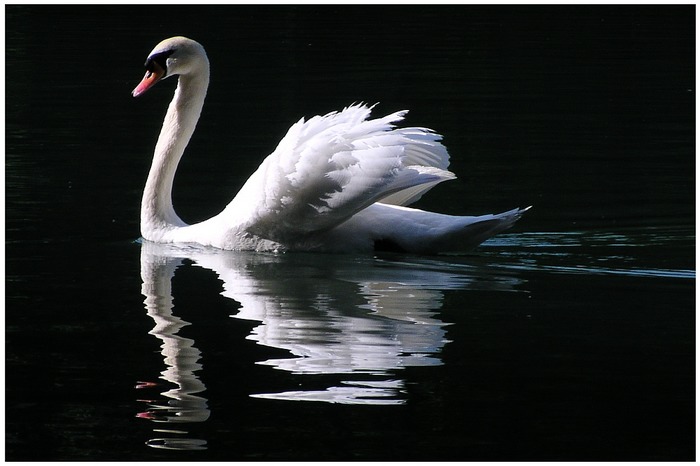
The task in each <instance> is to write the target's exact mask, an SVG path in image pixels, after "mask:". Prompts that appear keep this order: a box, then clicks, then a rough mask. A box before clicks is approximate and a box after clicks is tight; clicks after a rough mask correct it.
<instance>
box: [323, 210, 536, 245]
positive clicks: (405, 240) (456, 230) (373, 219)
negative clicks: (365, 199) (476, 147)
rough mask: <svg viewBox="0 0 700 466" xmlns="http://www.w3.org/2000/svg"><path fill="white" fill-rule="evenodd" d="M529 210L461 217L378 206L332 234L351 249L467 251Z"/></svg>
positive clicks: (362, 212) (362, 213)
mask: <svg viewBox="0 0 700 466" xmlns="http://www.w3.org/2000/svg"><path fill="white" fill-rule="evenodd" d="M529 209H530V207H526V208H524V209H521V208H517V209H513V210H509V211H507V212H503V213H500V214H488V215H480V216H477V217H462V216H453V215H444V214H437V213H434V212H426V211H424V210H418V209H411V208H408V207H401V206H394V205H387V204H382V203H375V204H372V205H371V206H370V207H368V208H367V209H365V210H363V211H361V212H359V213H358V214H356V215H355V216H354V217H352V218H351V219H350V220H348V221H347V222H345V223H344V224H342V225H341V226H339V227H338V228H336V229H335V230H334V231H333V234H335V235H337V243H336V244H343V245H344V246H346V249H348V250H352V249H357V250H363V249H367V248H369V247H373V248H374V250H379V251H392V252H408V253H417V254H439V253H448V252H466V251H469V250H471V249H473V248H475V247H476V246H478V245H480V244H481V243H483V242H484V241H486V240H487V239H489V238H490V237H492V236H494V235H497V234H498V233H501V232H502V231H504V230H507V229H508V228H510V227H512V226H513V224H514V223H515V222H516V221H518V219H519V218H520V217H522V215H523V214H524V213H525V212H526V211H528V210H529ZM368 242H369V243H371V244H368ZM332 243H333V242H331V244H332Z"/></svg>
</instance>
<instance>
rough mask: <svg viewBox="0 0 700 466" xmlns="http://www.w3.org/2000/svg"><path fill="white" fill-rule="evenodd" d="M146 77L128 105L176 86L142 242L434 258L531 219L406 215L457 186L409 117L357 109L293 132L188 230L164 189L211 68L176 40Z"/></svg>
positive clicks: (163, 48)
mask: <svg viewBox="0 0 700 466" xmlns="http://www.w3.org/2000/svg"><path fill="white" fill-rule="evenodd" d="M146 69H147V71H146V75H145V76H144V78H143V80H142V81H141V83H140V84H139V85H138V86H137V87H136V88H135V89H134V91H133V93H132V94H133V96H134V97H137V96H139V95H141V94H143V93H144V92H146V91H147V90H148V89H149V88H151V87H152V86H153V85H154V84H155V83H157V82H158V81H159V80H161V79H164V78H167V77H170V76H174V75H178V76H179V79H178V85H177V89H176V90H175V96H174V97H173V100H172V102H171V103H170V106H169V107H168V111H167V114H166V115H165V119H164V121H163V128H162V129H161V132H160V136H159V137H158V142H157V143H156V148H155V154H154V156H153V164H152V166H151V169H150V173H149V175H148V181H147V182H146V187H145V189H144V193H143V199H142V203H141V234H142V236H143V238H144V239H146V240H148V241H153V242H160V243H198V244H202V245H205V246H214V247H217V248H221V249H229V250H269V251H287V250H306V251H327V252H354V251H356V252H361V251H372V250H375V249H381V248H389V249H392V250H399V251H406V252H415V253H439V252H447V251H463V250H467V249H470V248H472V247H474V246H477V245H478V244H480V243H481V242H482V241H484V240H485V239H487V238H489V237H490V236H492V235H495V234H496V233H499V232H500V231H503V230H505V229H506V228H509V227H510V226H511V225H513V223H514V222H515V221H516V220H517V219H518V218H520V216H521V215H522V214H523V212H524V211H525V210H527V209H514V210H511V211H508V212H504V213H501V214H496V215H482V216H479V217H457V216H449V215H442V214H437V213H432V212H425V211H422V210H417V209H410V208H407V207H403V206H404V205H407V204H410V203H411V202H414V201H416V200H417V199H419V198H420V197H421V195H422V194H424V193H425V192H426V191H428V190H429V189H430V188H432V187H433V186H435V185H436V184H438V183H440V182H442V181H445V180H449V179H453V178H454V177H455V176H454V175H453V174H452V173H451V172H449V171H447V170H446V168H447V165H448V164H449V156H448V154H447V150H446V149H445V147H444V146H443V145H442V144H441V143H440V142H439V141H440V139H441V136H440V135H438V134H435V133H433V132H432V131H431V130H429V129H426V128H395V126H394V124H393V123H395V122H397V121H400V120H402V119H403V116H404V114H405V113H406V112H396V113H393V114H391V115H387V116H385V117H383V118H377V119H372V120H370V119H368V117H369V114H370V111H371V108H369V107H367V106H365V105H352V106H350V107H347V108H345V109H344V110H342V111H340V112H333V113H329V114H327V115H325V116H315V117H313V118H311V119H310V120H308V121H304V119H301V120H300V121H299V122H297V123H296V124H294V125H293V126H292V127H291V128H290V129H289V132H288V133H287V135H286V136H285V137H284V138H283V139H282V141H280V143H279V145H278V146H277V148H276V149H275V151H274V152H273V153H272V154H271V155H269V156H268V157H267V158H266V159H265V160H264V161H263V162H262V164H261V165H260V167H259V168H258V169H257V171H255V173H253V175H252V176H251V177H250V178H249V179H248V181H247V182H246V183H245V185H244V186H243V187H242V188H241V190H240V192H239V193H238V194H237V195H236V197H235V198H234V199H233V200H232V201H231V203H230V204H229V205H228V206H226V208H225V209H224V210H223V211H222V212H221V213H219V214H218V215H216V216H215V217H212V218H210V219H209V220H206V221H203V222H201V223H197V224H194V225H187V224H186V223H185V222H183V221H182V220H181V219H180V218H179V217H178V216H177V214H176V213H175V210H174V209H173V205H172V197H171V191H172V187H173V180H174V177H175V171H176V169H177V165H178V163H179V161H180V158H181V157H182V154H183V153H184V150H185V147H186V146H187V143H188V142H189V140H190V137H191V136H192V133H193V132H194V129H195V126H196V124H197V121H198V119H199V116H200V113H201V111H202V105H203V104H204V98H205V96H206V93H207V87H208V85H209V60H208V59H207V55H206V53H205V51H204V48H203V47H202V46H201V45H200V44H199V43H197V42H195V41H194V40H191V39H188V38H185V37H172V38H170V39H166V40H164V41H163V42H161V43H160V44H158V45H157V46H156V47H155V48H154V49H153V51H152V52H151V53H150V55H149V56H148V58H147V60H146ZM380 201H381V202H380Z"/></svg>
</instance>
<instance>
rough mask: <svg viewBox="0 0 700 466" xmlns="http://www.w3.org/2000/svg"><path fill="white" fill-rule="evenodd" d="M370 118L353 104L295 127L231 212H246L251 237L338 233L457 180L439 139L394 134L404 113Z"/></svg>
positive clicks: (413, 131) (420, 131) (418, 132)
mask: <svg viewBox="0 0 700 466" xmlns="http://www.w3.org/2000/svg"><path fill="white" fill-rule="evenodd" d="M370 112H371V108H370V107H367V106H365V105H353V106H350V107H348V108H345V109H344V110H343V111H341V112H334V113H329V114H327V115H325V116H316V117H313V118H311V119H310V120H308V121H304V120H303V119H302V120H300V121H299V122H297V123H296V124H294V125H293V126H292V127H291V128H290V129H289V131H288V133H287V135H286V136H285V137H284V138H283V139H282V141H281V142H280V143H279V145H278V146H277V148H276V149H275V151H274V152H273V153H272V154H271V155H269V156H268V157H267V158H266V159H265V161H264V162H263V163H262V164H261V165H260V167H259V168H258V170H257V171H256V172H255V173H254V174H253V175H252V176H251V178H250V179H249V180H248V182H247V183H246V185H245V186H244V187H243V188H242V189H241V192H240V193H239V195H238V196H236V199H235V200H234V201H233V202H232V203H231V205H229V208H234V207H235V208H238V209H240V208H242V207H243V206H244V208H245V210H246V211H247V212H246V214H245V215H246V217H247V218H248V219H249V220H250V221H249V224H248V225H246V226H245V228H246V230H247V231H249V232H250V233H252V234H255V235H259V236H261V237H263V238H268V239H272V240H275V241H286V240H289V239H293V238H294V236H298V235H301V234H306V233H310V232H313V231H322V230H326V229H329V228H332V227H334V226H336V225H338V224H340V223H342V222H343V221H345V220H347V219H348V218H350V217H351V216H352V215H354V214H355V213H357V212H359V211H360V210H362V209H364V208H365V207H367V206H369V205H371V204H373V203H375V202H378V201H381V202H385V203H391V204H397V205H406V204H409V203H411V202H414V201H416V200H417V199H418V198H420V196H421V195H422V194H423V193H425V192H426V191H427V190H429V189H430V188H432V187H433V186H435V185H436V184H438V183H440V182H442V181H445V180H448V179H452V178H454V175H453V174H452V173H450V172H449V171H447V170H446V168H447V166H448V164H449V155H448V153H447V150H446V149H445V147H444V146H443V145H442V144H441V143H440V142H439V141H440V139H441V136H440V135H438V134H435V133H433V132H432V131H431V130H429V129H426V128H415V127H413V128H395V126H394V123H395V122H397V121H400V120H402V119H403V117H404V115H405V114H406V112H405V111H403V112H396V113H393V114H391V115H387V116H385V117H383V118H377V119H373V120H369V119H368V117H369V115H370ZM227 209H228V208H227ZM237 217H238V218H240V216H238V215H237Z"/></svg>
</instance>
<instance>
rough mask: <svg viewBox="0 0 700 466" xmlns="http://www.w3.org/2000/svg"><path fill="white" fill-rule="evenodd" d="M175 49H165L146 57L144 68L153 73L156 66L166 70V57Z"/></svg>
mask: <svg viewBox="0 0 700 466" xmlns="http://www.w3.org/2000/svg"><path fill="white" fill-rule="evenodd" d="M173 52H175V50H166V51H165V52H159V53H156V54H154V55H151V56H150V57H148V60H146V65H145V66H146V70H147V71H149V72H151V73H153V72H155V71H156V69H157V68H156V66H157V67H158V68H160V69H162V70H164V71H166V72H167V70H168V65H167V61H168V57H170V55H172V54H173Z"/></svg>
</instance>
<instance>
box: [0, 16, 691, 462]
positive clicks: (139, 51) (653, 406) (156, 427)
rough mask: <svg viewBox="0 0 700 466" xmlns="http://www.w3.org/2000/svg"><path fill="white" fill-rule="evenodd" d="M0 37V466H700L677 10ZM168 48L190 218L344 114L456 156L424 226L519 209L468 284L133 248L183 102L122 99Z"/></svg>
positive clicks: (311, 262) (385, 268) (101, 22)
mask: <svg viewBox="0 0 700 466" xmlns="http://www.w3.org/2000/svg"><path fill="white" fill-rule="evenodd" d="M5 14H6V18H5V19H6V52H5V53H6V85H5V86H6V87H5V93H6V110H5V114H6V130H5V134H6V155H5V184H6V192H5V208H6V214H5V221H6V226H5V234H6V262H5V265H6V279H5V284H6V313H5V325H6V329H5V339H6V342H5V351H6V362H5V364H6V372H5V375H6V379H5V387H6V398H5V401H6V408H5V433H6V440H5V448H6V458H7V459H8V460H88V459H91V460H94V459H98V460H160V461H180V460H465V461H466V460H634V461H636V460H668V461H673V460H686V461H687V460H693V459H694V457H695V197H694V193H695V175H694V173H695V132H694V130H695V121H694V114H695V92H696V89H695V87H694V86H695V61H694V59H695V55H694V53H695V51H694V44H695V9H694V6H665V7H657V6H653V7H652V6H625V7H609V6H584V7H527V6H523V7H515V6H502V7H496V6H492V7H469V6H457V7H427V6H423V7H369V6H357V7H328V6H327V7H318V6H315V7H281V6H274V7H261V6H249V7H233V6H229V7H211V6H202V7H175V6H169V5H163V6H158V7H138V6H134V5H130V6H119V7H66V6H64V7H47V6H6V7H5ZM176 34H182V35H188V36H190V37H193V38H195V39H197V40H198V41H200V42H201V43H203V44H204V45H205V47H206V48H207V50H208V53H209V56H210V60H211V62H212V85H211V88H210V91H209V94H208V101H207V104H206V106H205V112H204V115H203V118H202V121H201V122H200V126H199V128H198V129H197V132H196V135H195V137H194V139H193V141H192V143H191V145H190V148H189V149H188V153H187V154H186V156H185V158H184V159H183V162H182V164H181V167H180V171H179V172H178V178H177V180H176V186H175V193H174V202H175V206H176V209H177V210H178V212H179V213H180V214H181V216H182V217H183V218H185V219H186V220H189V221H197V220H201V219H203V218H206V217H207V216H210V215H212V214H215V213H217V212H218V210H219V209H220V208H221V207H223V206H224V205H225V204H226V203H227V201H228V200H229V199H230V197H231V196H232V195H233V193H234V192H235V191H236V190H237V189H238V188H239V187H240V186H241V184H242V183H243V181H244V180H245V179H246V177H247V175H248V174H249V173H250V172H251V171H252V170H253V169H254V168H255V167H256V166H257V165H258V164H259V163H260V161H261V159H262V157H264V155H266V154H268V153H270V152H271V151H272V150H273V149H274V147H275V146H276V143H277V141H278V140H279V139H280V137H281V136H282V135H283V134H284V132H285V131H286V129H287V128H288V126H289V125H290V124H291V123H293V122H294V121H296V120H297V119H299V118H300V117H301V116H311V115H313V114H317V113H326V112H328V111H331V110H334V109H339V108H342V107H343V106H345V105H348V104H350V103H352V102H357V101H365V102H371V103H373V102H380V105H379V106H378V107H377V109H378V111H379V112H392V111H395V110H399V109H402V108H409V109H410V110H411V113H410V114H409V117H408V121H407V123H408V124H412V125H422V126H428V127H431V128H434V129H436V130H437V131H439V132H440V133H441V134H443V135H444V136H445V143H446V145H447V146H448V148H449V149H450V153H451V155H452V164H451V169H452V170H453V171H454V172H455V173H457V175H458V176H459V179H458V181H453V182H450V183H446V184H444V185H441V186H440V187H438V188H436V189H435V190H434V191H433V192H431V193H430V194H429V195H427V196H425V197H424V199H423V200H421V204H420V207H422V208H425V209H429V210H438V211H442V212H446V213H454V214H459V213H463V214H478V213H486V212H496V211H501V210H505V209H509V208H512V207H515V206H518V205H520V206H524V205H530V204H532V205H534V208H533V209H532V211H530V212H529V213H528V214H527V215H526V216H525V217H524V218H523V219H522V220H521V221H520V222H519V223H518V225H517V226H516V227H515V228H514V229H513V230H511V231H510V232H509V233H508V234H504V235H501V236H499V237H497V238H494V239H493V240H491V241H489V242H487V243H486V244H484V245H483V246H482V247H481V248H479V249H478V250H477V251H475V252H474V253H473V254H471V255H467V256H449V257H417V256H405V255H381V256H376V257H374V256H318V255H311V254H288V255H265V254H241V253H238V254H234V253H222V252H217V251H208V250H199V249H193V248H174V247H158V246H155V245H150V244H142V243H141V242H139V241H137V239H138V235H139V233H138V217H139V216H138V209H139V202H140V195H141V189H142V187H143V183H144V180H145V177H146V174H147V170H148V166H149V164H150V156H151V153H152V147H153V144H154V142H155V138H156V135H157V131H158V129H159V127H160V123H161V118H162V115H163V113H164V111H165V105H166V104H167V102H168V101H169V99H170V97H171V94H172V89H173V86H174V82H165V83H163V84H161V85H160V87H159V88H157V89H156V90H153V91H151V92H150V93H149V94H147V95H146V96H144V97H143V98H141V99H138V100H135V99H132V98H131V97H130V91H131V89H133V87H134V86H135V85H136V83H137V82H138V80H139V79H140V78H141V76H142V74H143V69H142V63H143V60H144V59H145V57H146V55H147V54H148V52H149V51H150V50H151V49H152V47H153V46H154V45H155V44H156V43H157V42H159V41H160V40H161V39H163V38H165V37H169V36H172V35H176Z"/></svg>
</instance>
